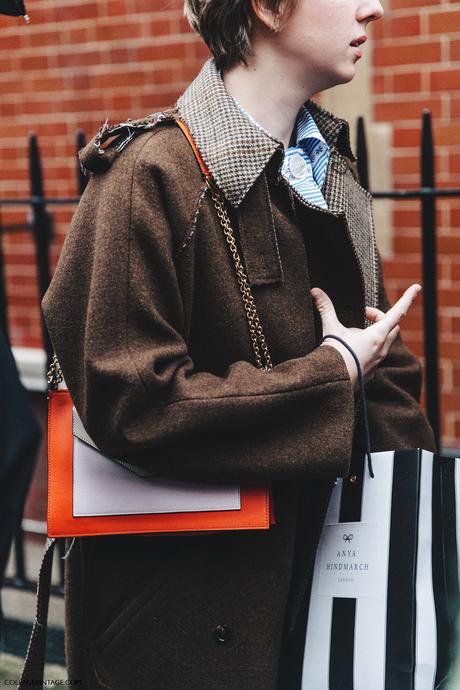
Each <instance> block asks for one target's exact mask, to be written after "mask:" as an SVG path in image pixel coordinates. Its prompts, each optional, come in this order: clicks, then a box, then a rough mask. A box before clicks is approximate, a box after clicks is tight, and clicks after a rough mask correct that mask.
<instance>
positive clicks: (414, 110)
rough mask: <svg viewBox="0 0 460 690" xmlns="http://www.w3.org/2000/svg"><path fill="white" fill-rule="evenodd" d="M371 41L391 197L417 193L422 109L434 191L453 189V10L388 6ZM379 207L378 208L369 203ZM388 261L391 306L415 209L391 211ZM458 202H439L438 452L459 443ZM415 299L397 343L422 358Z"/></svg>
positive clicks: (413, 240)
mask: <svg viewBox="0 0 460 690" xmlns="http://www.w3.org/2000/svg"><path fill="white" fill-rule="evenodd" d="M370 33H372V36H373V40H372V43H373V45H374V51H373V64H374V69H373V88H374V119H375V120H376V121H380V122H390V123H392V125H393V150H392V173H393V184H394V187H395V188H397V189H403V188H405V189H409V188H413V187H416V186H418V185H419V182H420V180H419V166H420V159H419V144H420V127H421V111H422V108H428V109H429V110H431V112H432V114H433V119H434V139H435V144H436V183H437V185H438V186H443V187H454V186H456V187H460V39H459V37H460V3H455V2H450V3H449V2H426V0H390V2H389V3H387V7H386V11H385V17H384V18H383V20H381V21H378V22H375V24H373V25H372V30H371V31H370ZM376 203H378V202H376ZM394 207H395V210H394V216H393V220H394V237H393V256H392V257H391V260H389V261H387V262H386V264H385V277H386V283H387V287H388V290H389V294H390V299H391V300H394V299H396V298H397V297H398V296H400V295H401V294H402V292H403V291H404V289H405V287H407V285H408V284H409V282H413V281H421V265H420V261H421V257H420V249H421V231H420V223H421V219H420V212H419V203H418V202H416V201H398V202H397V203H395V205H394ZM459 221H460V199H459V200H441V201H439V202H438V213H437V223H438V243H437V247H438V254H439V260H438V289H439V315H440V355H441V379H442V434H443V437H442V440H443V445H445V446H452V447H455V446H456V447H458V446H459V440H460V343H459V342H457V338H458V335H459V334H460V290H459V288H460V235H459V232H458V225H459ZM420 322H421V299H420V298H419V302H418V306H417V307H414V308H412V310H411V315H409V316H408V317H407V319H406V320H405V321H404V324H403V337H404V338H405V340H406V342H407V344H408V345H409V347H411V349H412V350H413V351H414V352H416V353H417V354H418V355H419V356H422V355H423V342H422V337H423V336H422V333H421V332H420V329H419V328H418V325H419V324H420Z"/></svg>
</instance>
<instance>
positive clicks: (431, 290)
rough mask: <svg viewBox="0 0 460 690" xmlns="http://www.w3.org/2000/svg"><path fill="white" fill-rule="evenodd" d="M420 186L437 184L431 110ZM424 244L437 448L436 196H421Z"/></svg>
mask: <svg viewBox="0 0 460 690" xmlns="http://www.w3.org/2000/svg"><path fill="white" fill-rule="evenodd" d="M421 186H422V188H426V187H431V188H432V189H434V188H435V186H436V181H435V159H434V145H433V129H432V123H431V112H430V111H429V110H424V111H423V115H422V138H421ZM422 244H423V316H424V318H423V328H424V340H425V386H426V388H425V390H426V409H427V416H428V420H429V422H430V424H431V427H432V429H433V433H434V437H435V441H436V448H437V450H438V452H439V447H440V424H439V361H438V304H437V281H436V259H437V253H436V196H435V195H434V194H429V195H424V196H422Z"/></svg>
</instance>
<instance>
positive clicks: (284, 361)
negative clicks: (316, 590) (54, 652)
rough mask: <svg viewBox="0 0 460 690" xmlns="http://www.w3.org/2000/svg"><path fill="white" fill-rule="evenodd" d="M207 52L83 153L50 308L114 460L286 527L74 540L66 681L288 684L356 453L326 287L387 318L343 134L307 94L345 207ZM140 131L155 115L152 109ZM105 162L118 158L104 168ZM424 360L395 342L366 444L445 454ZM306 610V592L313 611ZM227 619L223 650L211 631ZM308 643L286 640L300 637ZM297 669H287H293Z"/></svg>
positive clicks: (83, 413) (65, 365)
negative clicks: (299, 187) (262, 350)
mask: <svg viewBox="0 0 460 690" xmlns="http://www.w3.org/2000/svg"><path fill="white" fill-rule="evenodd" d="M232 103H233V101H232V100H231V98H230V96H229V95H228V93H227V92H226V90H225V87H224V86H223V82H222V81H221V79H220V77H219V76H218V73H217V69H216V65H215V63H214V61H213V60H212V59H210V60H208V61H207V62H206V63H205V65H204V66H203V69H202V71H201V72H200V74H199V75H198V76H197V77H196V78H195V80H194V81H193V82H192V84H191V85H190V86H189V87H188V89H187V90H186V91H185V93H184V94H183V95H182V96H181V98H180V99H179V100H178V102H177V104H176V108H175V109H172V110H171V119H169V120H163V121H162V122H158V123H157V124H155V126H152V127H148V126H145V124H143V125H142V126H141V125H139V127H138V129H137V130H136V135H135V136H134V138H133V139H132V140H131V141H130V143H129V144H128V145H127V146H126V147H124V148H123V150H122V151H120V152H116V151H115V148H114V146H113V145H112V144H109V145H108V147H107V148H106V150H105V151H103V152H102V153H97V151H96V148H95V146H94V139H95V137H94V138H93V139H92V140H91V141H90V142H89V144H87V146H85V147H84V149H82V150H81V151H80V160H81V162H82V164H83V165H84V166H85V167H86V169H87V171H88V174H89V177H90V179H89V182H88V185H87V188H86V190H85V192H84V193H83V195H82V198H81V201H80V203H79V205H78V207H77V209H76V211H75V214H74V216H73V218H72V222H71V224H70V227H69V231H68V234H67V237H66V240H65V243H64V247H63V250H62V253H61V256H60V259H59V263H58V266H57V269H56V272H55V275H54V277H53V280H52V282H51V285H50V288H49V290H48V292H47V293H46V296H45V298H44V300H43V310H44V314H45V319H46V323H47V325H48V328H49V331H50V335H51V339H52V342H53V345H54V348H55V350H56V354H57V357H58V359H59V361H60V364H61V367H62V370H63V374H64V378H65V381H66V383H67V385H68V388H69V391H70V394H71V396H72V398H73V401H74V403H75V406H76V408H77V411H78V413H79V415H80V417H81V419H82V421H83V424H84V426H85V427H86V429H87V431H88V433H89V435H90V436H91V437H92V438H93V440H94V441H95V443H96V444H97V445H98V446H99V447H100V448H101V450H102V451H104V452H106V453H108V454H113V455H118V456H123V458H124V459H126V460H128V461H129V462H130V463H132V464H133V465H135V466H138V467H139V468H143V470H148V471H149V473H150V474H151V475H157V476H171V477H178V478H183V479H195V480H197V481H207V480H209V481H271V482H272V486H273V493H274V505H275V516H276V525H275V526H273V527H272V528H271V529H270V530H269V531H266V532H256V531H245V532H241V533H227V534H215V535H195V536H193V537H187V536H171V537H158V536H133V535H129V536H123V537H121V536H116V537H86V538H79V539H76V541H75V544H74V546H73V548H72V551H71V553H70V554H69V557H68V559H67V560H66V623H67V626H66V655H67V662H68V668H69V678H83V679H84V687H85V688H87V689H88V690H93V689H94V690H96V689H99V688H106V687H109V688H112V689H113V690H128V689H130V688H135V687H144V686H148V687H155V688H156V689H157V690H191V689H196V690H214V689H215V688H216V687H219V688H220V689H221V690H275V689H276V690H291V689H292V690H294V688H297V686H296V685H295V682H294V681H292V680H290V679H289V678H288V675H286V673H287V672H286V666H287V665H288V666H289V665H292V663H294V664H295V663H298V661H299V659H298V658H297V659H295V660H294V661H292V659H291V660H290V661H289V664H287V662H286V659H287V658H288V657H287V652H286V650H287V649H288V648H289V640H290V636H292V635H298V634H299V630H298V629H296V628H295V627H294V628H293V630H290V628H289V623H292V621H293V620H295V611H296V602H297V600H298V594H299V592H300V591H301V590H302V589H303V588H304V586H305V583H308V582H309V578H310V572H311V564H312V559H313V557H314V549H315V546H314V545H315V543H316V541H317V539H318V536H319V533H320V529H321V525H322V520H323V517H324V511H325V508H326V507H327V501H328V498H329V495H330V492H331V489H332V486H333V481H334V478H335V477H336V476H344V475H346V474H347V472H348V469H349V466H350V460H351V456H352V454H353V453H355V452H361V450H362V429H361V428H360V424H359V423H358V424H357V419H356V413H355V395H354V394H353V390H352V386H351V382H350V379H349V376H348V372H347V369H346V366H345V363H344V360H343V358H342V356H341V355H340V353H339V352H338V351H337V350H336V349H335V348H333V347H332V346H331V345H327V344H325V345H323V346H321V347H318V345H319V342H320V338H321V323H320V320H319V318H318V314H317V313H316V311H315V309H314V307H313V304H312V300H311V296H310V292H309V290H310V287H313V286H319V287H321V288H323V289H324V290H326V292H328V294H329V296H330V297H331V299H332V300H333V302H334V304H335V307H336V310H337V314H338V317H339V319H340V320H341V321H342V323H344V324H345V325H346V326H355V327H361V328H363V327H365V326H367V325H368V322H366V320H365V318H364V306H365V304H371V305H374V306H379V307H380V308H381V309H384V310H386V309H388V307H389V302H388V298H387V296H386V292H385V289H384V285H383V282H382V280H383V279H382V273H381V261H380V256H379V254H378V251H377V248H376V245H375V238H374V228H373V221H372V205H371V197H370V195H369V194H368V193H367V192H366V191H365V190H364V189H363V188H362V187H361V186H360V185H359V182H358V180H357V179H356V166H355V165H354V163H355V158H354V156H353V153H352V152H351V149H350V144H349V137H348V125H347V123H346V122H344V121H343V120H339V119H338V118H334V116H333V115H332V114H331V113H328V112H327V111H325V110H323V109H322V108H320V107H319V106H318V105H316V104H313V102H312V101H308V103H307V104H306V105H307V106H308V107H309V108H310V111H311V112H312V115H313V116H314V117H315V120H316V122H317V124H318V126H319V127H320V129H321V131H322V132H323V134H324V136H325V138H326V139H327V141H328V144H329V145H330V146H331V152H332V155H331V158H330V164H329V168H328V172H327V180H326V186H325V190H326V198H327V201H328V204H329V210H326V211H325V210H323V209H319V208H318V207H314V206H312V205H309V204H306V203H302V202H301V201H300V200H299V199H298V198H295V196H293V194H292V191H290V189H289V188H288V185H287V183H285V182H284V181H283V179H282V178H281V175H280V166H281V163H282V145H281V149H280V147H279V144H280V142H277V140H275V139H272V138H271V137H267V136H265V135H264V134H263V133H261V132H260V130H258V129H257V128H256V127H255V126H253V125H252V124H251V123H250V121H249V120H248V119H247V118H244V117H243V116H242V114H241V113H240V111H239V109H238V108H237V107H236V106H235V105H234V104H233V105H232ZM178 116H180V117H182V118H183V120H184V121H185V122H186V123H187V124H188V126H189V128H190V130H191V132H192V134H193V136H194V137H195V141H196V143H197V145H198V147H199V148H200V151H201V154H202V156H203V158H204V160H205V162H206V164H207V165H208V166H209V169H210V171H211V172H212V174H213V175H214V177H215V179H216V182H217V183H218V184H219V187H220V189H221V191H222V193H223V195H224V197H225V200H226V204H227V210H228V212H229V214H230V217H231V219H232V225H233V227H234V230H235V235H236V238H237V243H238V249H239V251H240V255H241V257H242V260H243V263H244V265H245V267H246V269H247V273H248V277H249V279H250V282H251V285H252V290H253V294H254V298H255V301H256V304H257V309H258V313H259V316H260V320H261V323H262V325H263V328H264V332H265V335H266V339H267V343H268V347H269V350H270V354H271V357H272V361H273V365H274V366H273V369H272V371H271V372H270V373H268V374H267V373H265V372H263V371H260V370H259V369H258V368H257V367H256V365H255V362H254V356H253V352H252V348H251V342H250V337H249V330H248V325H247V321H246V315H245V312H244V308H243V303H242V298H241V294H240V291H239V287H238V283H237V279H236V274H235V268H234V265H233V261H232V259H231V255H230V252H229V249H228V246H227V244H226V241H225V238H224V235H223V231H222V228H221V226H220V224H219V221H218V218H217V214H216V211H215V208H214V205H213V202H212V199H211V196H210V193H209V190H208V188H207V187H206V185H205V184H204V181H203V178H202V174H201V172H200V169H199V166H198V164H197V161H196V158H195V156H194V154H193V151H192V149H191V147H190V145H189V143H188V141H187V140H186V138H185V137H184V134H183V133H182V132H181V131H180V129H179V127H178V126H177V125H176V124H175V123H174V121H173V118H174V117H178ZM136 122H143V123H148V122H152V119H150V120H149V117H147V118H144V119H143V120H142V121H141V120H138V121H136V120H132V125H133V127H134V128H135V126H136ZM104 160H105V161H107V162H106V163H103V162H102V161H104ZM421 383H422V379H421V366H420V363H419V361H418V360H417V358H416V357H415V356H414V355H413V354H412V353H411V352H410V351H409V350H408V349H407V348H406V346H405V345H404V343H403V340H402V339H401V337H400V336H399V337H398V338H397V340H396V342H395V344H394V345H393V347H392V349H391V351H390V353H389V355H388V357H387V358H386V359H385V360H384V361H383V362H382V363H381V365H380V366H379V367H378V369H377V371H376V374H375V377H374V379H373V380H372V381H371V382H369V383H368V384H367V386H366V391H367V400H368V413H369V423H370V433H371V443H372V450H373V451H379V450H387V449H400V448H414V447H423V448H426V449H427V450H434V440H433V434H432V430H431V428H430V427H429V424H428V422H427V419H426V417H425V415H424V413H423V412H422V410H421V409H420V406H419V399H420V389H421ZM303 605H306V602H304V603H303ZM219 625H223V626H227V628H229V629H230V631H231V634H230V637H229V639H228V640H227V641H225V642H219V641H218V639H217V637H216V633H215V630H216V628H217V626H219ZM291 646H292V645H291ZM291 662H292V663H291Z"/></svg>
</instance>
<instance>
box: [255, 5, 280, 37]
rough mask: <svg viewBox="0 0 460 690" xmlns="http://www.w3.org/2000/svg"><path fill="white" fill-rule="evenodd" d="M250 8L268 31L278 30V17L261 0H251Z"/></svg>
mask: <svg viewBox="0 0 460 690" xmlns="http://www.w3.org/2000/svg"><path fill="white" fill-rule="evenodd" d="M251 8H252V11H253V12H254V14H255V16H256V17H257V19H259V20H260V21H261V22H262V24H264V25H265V26H266V27H267V29H269V30H270V31H278V28H279V18H278V17H277V16H276V15H275V14H274V13H273V12H272V11H271V10H270V9H269V8H268V7H266V6H265V3H264V2H263V0H251Z"/></svg>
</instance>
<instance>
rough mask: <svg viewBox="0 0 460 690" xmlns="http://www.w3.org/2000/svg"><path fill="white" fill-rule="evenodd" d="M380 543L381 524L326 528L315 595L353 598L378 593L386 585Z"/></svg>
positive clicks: (381, 541) (382, 537)
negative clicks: (316, 593)
mask: <svg viewBox="0 0 460 690" xmlns="http://www.w3.org/2000/svg"><path fill="white" fill-rule="evenodd" d="M383 542H384V528H383V525H382V524H380V523H369V522H367V523H365V522H348V523H346V522H341V523H338V524H332V525H325V526H324V530H323V534H322V538H321V544H320V547H319V549H318V557H317V560H316V565H315V577H316V582H317V591H318V594H328V595H329V596H334V597H341V596H342V597H353V598H355V597H359V596H370V595H379V594H381V593H382V591H383V589H384V587H385V583H386V575H385V558H384V549H382V544H383Z"/></svg>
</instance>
